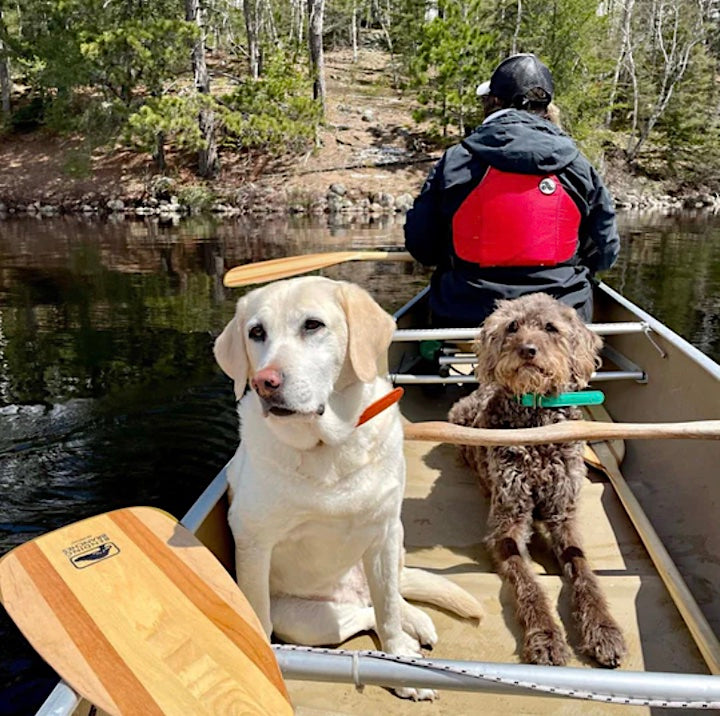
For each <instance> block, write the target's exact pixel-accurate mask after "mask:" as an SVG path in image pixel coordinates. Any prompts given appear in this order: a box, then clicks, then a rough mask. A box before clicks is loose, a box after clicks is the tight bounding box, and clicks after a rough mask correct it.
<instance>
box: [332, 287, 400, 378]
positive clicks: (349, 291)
mask: <svg viewBox="0 0 720 716" xmlns="http://www.w3.org/2000/svg"><path fill="white" fill-rule="evenodd" d="M339 298H340V305H341V306H342V308H343V310H344V311H345V317H346V318H347V325H348V356H349V358H350V364H351V365H352V369H353V370H354V371H355V375H357V377H358V379H359V380H361V381H362V382H363V383H369V382H370V381H372V380H374V379H375V378H376V377H377V375H378V362H379V361H380V359H381V358H382V357H383V356H384V355H385V354H386V352H387V349H388V347H389V346H390V343H391V341H392V336H393V332H394V331H395V320H394V319H393V317H392V316H391V315H390V314H388V313H387V312H386V311H384V310H383V309H382V308H381V307H380V306H379V305H378V304H377V303H376V302H375V300H374V299H373V298H372V297H371V296H370V294H369V293H368V292H367V291H365V290H364V289H362V288H360V286H356V285H355V284H354V283H347V282H343V283H341V284H340V297H339Z"/></svg>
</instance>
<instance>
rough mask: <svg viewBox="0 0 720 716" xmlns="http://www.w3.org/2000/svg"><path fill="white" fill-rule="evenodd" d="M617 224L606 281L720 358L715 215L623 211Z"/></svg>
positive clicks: (719, 235)
mask: <svg viewBox="0 0 720 716" xmlns="http://www.w3.org/2000/svg"><path fill="white" fill-rule="evenodd" d="M620 228H621V236H622V237H623V247H622V252H621V256H620V260H619V261H618V264H617V266H615V267H614V268H613V270H612V271H611V272H610V273H609V274H608V275H607V276H606V280H607V282H608V283H610V284H611V285H612V286H613V287H614V288H616V289H617V290H618V291H620V293H622V294H624V295H625V296H627V297H628V298H629V299H630V300H632V301H633V302H634V303H636V304H638V305H639V306H641V307H643V308H644V309H645V310H647V311H648V312H649V313H651V314H653V315H654V316H655V317H656V318H658V319H660V320H661V321H663V323H666V324H667V325H668V326H669V327H670V328H672V329H673V330H674V331H676V332H677V333H679V334H680V335H681V336H683V337H684V338H686V339H687V340H688V341H690V342H691V343H692V344H693V345H694V346H696V347H697V348H699V349H700V350H701V351H703V352H704V353H706V354H707V355H709V356H710V357H711V358H713V359H714V360H715V361H720V216H718V215H714V214H710V213H703V214H698V215H688V214H683V215H678V216H665V215H662V214H623V215H621V217H620Z"/></svg>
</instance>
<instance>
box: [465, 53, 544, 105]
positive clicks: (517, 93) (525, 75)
mask: <svg viewBox="0 0 720 716" xmlns="http://www.w3.org/2000/svg"><path fill="white" fill-rule="evenodd" d="M480 87H483V85H480ZM480 87H478V93H479V94H485V93H489V94H492V95H495V97H497V98H498V99H501V100H502V101H503V102H508V103H510V104H517V103H518V102H519V101H520V102H521V101H522V100H524V99H525V98H526V97H527V95H528V93H529V92H530V91H532V90H541V93H540V94H541V97H533V98H532V99H533V101H535V102H544V101H545V100H547V102H548V103H549V102H550V100H552V96H553V91H554V86H553V79H552V75H551V74H550V70H549V69H548V68H547V67H546V66H545V65H544V64H543V63H542V62H540V60H538V58H537V57H535V55H533V54H530V53H523V54H520V55H512V56H511V57H508V58H507V59H505V60H503V61H502V62H501V63H500V64H499V65H498V66H497V67H496V68H495V72H493V74H492V77H491V78H490V85H489V87H487V89H485V88H484V87H483V89H485V92H481V91H480ZM543 93H544V95H545V97H542V94H543Z"/></svg>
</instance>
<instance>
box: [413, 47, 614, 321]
mask: <svg viewBox="0 0 720 716" xmlns="http://www.w3.org/2000/svg"><path fill="white" fill-rule="evenodd" d="M477 94H478V95H479V96H480V97H481V98H482V102H483V109H484V112H485V120H484V121H483V123H482V124H481V125H480V126H479V127H478V128H477V129H475V131H474V132H472V133H471V134H470V135H469V136H468V137H466V138H465V139H464V140H462V141H461V142H460V143H459V144H457V145H454V146H452V147H450V148H449V149H448V150H447V151H446V152H445V154H444V155H443V156H442V158H441V159H440V161H439V162H438V163H437V164H436V165H435V166H434V168H433V169H432V171H431V172H430V174H429V176H428V178H427V181H426V182H425V184H424V186H423V188H422V191H421V193H420V195H419V196H418V197H417V198H416V199H415V202H414V205H413V207H412V209H411V210H410V211H409V212H408V215H407V219H406V223H405V246H406V248H407V249H408V251H409V252H410V253H411V254H412V255H413V257H414V258H415V259H417V260H418V261H420V262H421V263H422V264H425V265H427V266H435V267H437V268H436V269H435V271H434V273H433V276H432V280H431V289H430V310H431V313H432V316H431V318H432V322H433V325H435V326H469V327H472V326H478V325H480V324H481V323H482V322H483V320H484V319H485V317H486V316H488V315H489V314H490V313H491V312H492V310H493V308H494V306H495V302H496V301H497V300H498V299H503V298H517V297H519V296H523V295H525V294H528V293H534V292H538V291H542V292H545V293H548V294H550V295H551V296H553V297H555V298H557V299H559V300H560V301H562V302H563V303H565V304H567V305H569V306H572V307H573V308H575V309H576V310H577V311H578V312H579V314H580V316H581V317H582V318H583V320H585V321H590V320H591V319H592V279H593V277H594V276H595V274H596V273H597V272H598V271H603V270H605V269H608V268H610V267H611V266H612V265H613V264H614V263H615V260H616V259H617V256H618V253H619V249H620V239H619V236H618V231H617V224H616V219H615V209H614V206H613V201H612V197H611V196H610V193H609V192H608V190H607V189H606V187H605V185H604V184H603V182H602V180H601V178H600V176H599V175H598V173H597V171H596V170H595V168H594V167H593V166H592V165H591V164H590V162H589V161H588V160H587V159H586V158H585V157H584V156H583V155H582V154H581V153H580V151H579V149H578V148H577V146H576V145H575V143H574V142H573V140H572V139H571V138H570V137H568V136H567V135H566V134H565V133H564V132H563V131H562V130H561V129H560V128H559V127H558V126H557V125H556V124H555V123H553V122H552V121H551V118H550V114H549V105H550V102H551V100H552V98H553V94H554V86H553V79H552V75H551V74H550V71H549V70H548V68H547V67H546V66H545V65H544V64H543V63H542V62H541V61H540V60H539V59H538V58H537V57H536V56H535V55H533V54H528V53H524V54H518V55H513V56H511V57H508V58H506V59H505V60H503V61H502V62H501V63H500V64H499V65H498V66H497V68H496V69H495V71H494V72H493V74H492V76H491V78H490V80H489V81H487V82H483V83H482V84H481V85H479V86H478V88H477Z"/></svg>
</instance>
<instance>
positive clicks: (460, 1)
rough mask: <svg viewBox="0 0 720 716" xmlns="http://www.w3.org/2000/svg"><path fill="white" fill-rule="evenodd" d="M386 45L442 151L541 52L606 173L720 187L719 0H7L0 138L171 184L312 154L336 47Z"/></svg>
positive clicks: (0, 58) (569, 115)
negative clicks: (119, 159) (496, 73)
mask: <svg viewBox="0 0 720 716" xmlns="http://www.w3.org/2000/svg"><path fill="white" fill-rule="evenodd" d="M370 39H372V42H374V43H376V44H378V45H379V47H378V50H381V51H383V52H384V53H386V56H387V62H388V66H389V70H390V76H391V78H392V84H393V86H394V87H395V88H397V89H398V90H401V91H402V92H403V96H404V97H406V98H408V102H409V106H411V108H412V117H413V120H414V121H416V122H417V123H421V124H422V125H423V126H424V127H425V128H426V129H427V132H428V133H429V135H430V136H432V137H433V138H434V141H435V142H437V145H438V146H443V144H446V143H448V142H451V141H456V140H457V138H458V137H459V136H463V134H464V133H466V132H467V131H468V130H469V129H471V128H472V127H473V126H475V125H476V124H477V123H478V122H479V121H480V120H481V115H480V106H479V103H478V101H477V97H476V96H475V90H476V86H477V84H478V83H479V82H480V81H482V80H483V79H486V78H488V77H489V75H490V73H491V71H492V69H493V68H494V66H495V65H496V64H497V63H498V62H499V61H500V60H502V59H503V58H504V57H506V56H507V55H508V54H511V53H515V52H534V53H536V54H537V55H538V56H539V57H540V58H541V59H542V60H543V61H544V62H545V63H546V64H547V65H548V66H549V67H550V69H551V70H552V73H553V76H554V79H555V86H556V98H555V102H556V104H557V105H558V106H559V108H560V110H561V113H562V114H561V116H562V124H563V127H564V128H565V130H566V131H567V132H568V133H570V134H571V135H572V136H573V137H574V138H575V139H576V140H577V141H578V142H579V143H580V145H581V147H582V149H583V151H584V152H585V153H586V154H587V155H588V156H589V157H591V159H592V160H593V161H596V162H600V164H601V166H603V163H604V162H613V163H615V164H618V163H621V164H622V165H623V166H625V167H626V170H627V171H628V172H632V173H635V174H639V175H643V176H647V177H650V178H652V179H658V180H663V179H665V178H673V179H674V180H675V182H676V184H677V185H683V184H685V185H688V186H690V185H692V186H694V187H699V186H701V187H704V188H705V189H706V190H708V191H717V190H718V188H719V187H720V179H719V178H718V177H720V141H719V140H720V94H719V92H718V61H719V60H720V2H718V0H599V1H596V2H586V0H553V1H551V2H548V1H547V0H14V1H12V2H10V1H8V0H0V136H1V137H2V138H3V141H6V142H7V141H12V139H13V137H16V136H19V135H21V134H24V133H31V132H37V131H45V132H52V133H60V134H63V133H66V134H72V135H74V136H81V137H82V138H83V147H84V148H85V149H86V155H85V156H89V155H90V153H91V152H92V151H93V150H95V149H97V148H98V147H116V146H118V145H121V146H124V147H128V148H132V149H133V150H134V151H137V152H142V153H147V154H148V155H149V156H151V157H152V161H153V162H154V165H155V166H156V167H157V170H158V171H159V172H162V171H163V170H164V169H165V165H166V161H167V160H166V157H167V156H168V154H169V153H170V152H172V153H173V155H177V154H178V153H179V154H181V155H183V156H185V157H188V158H191V159H192V164H193V168H194V171H195V172H196V174H197V175H198V176H199V177H204V178H207V179H212V177H214V176H215V175H216V174H217V172H218V168H219V166H220V162H221V161H222V157H223V156H224V155H228V154H229V153H234V154H246V155H248V156H254V157H272V156H293V155H295V154H299V153H301V152H307V151H311V150H312V147H313V145H314V143H316V142H317V137H318V131H317V130H318V127H320V126H322V123H323V122H324V121H325V101H326V90H325V76H326V68H325V64H324V57H325V55H326V53H328V52H329V51H331V50H333V49H337V48H346V49H347V50H348V51H352V52H353V53H355V54H356V53H357V51H358V47H362V46H363V44H364V43H365V44H367V42H369V41H370ZM83 157H84V155H83V154H82V153H79V154H78V155H77V156H76V157H75V161H76V163H77V164H78V165H79V170H82V163H83V161H86V159H84V158H83Z"/></svg>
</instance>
